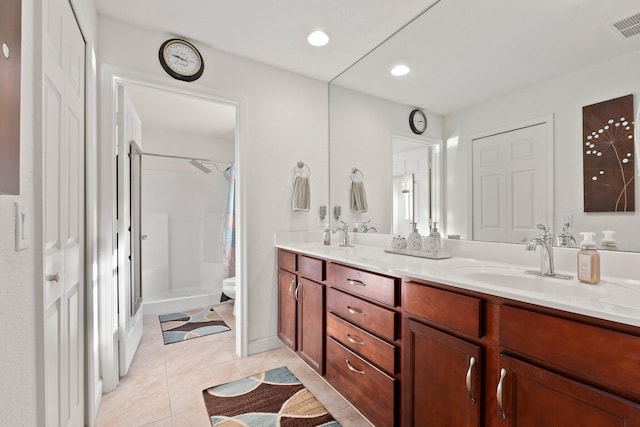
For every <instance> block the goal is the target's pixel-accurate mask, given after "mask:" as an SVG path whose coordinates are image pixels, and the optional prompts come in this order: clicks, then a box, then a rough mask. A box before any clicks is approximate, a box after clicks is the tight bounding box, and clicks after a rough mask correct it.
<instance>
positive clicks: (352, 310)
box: [347, 306, 367, 316]
mask: <svg viewBox="0 0 640 427" xmlns="http://www.w3.org/2000/svg"><path fill="white" fill-rule="evenodd" d="M347 310H349V313H351V314H359V315H360V316H366V315H367V313H365V312H364V311H360V310H356V309H355V308H353V307H351V306H347Z"/></svg>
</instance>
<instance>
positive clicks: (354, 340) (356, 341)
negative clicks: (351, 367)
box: [347, 334, 367, 345]
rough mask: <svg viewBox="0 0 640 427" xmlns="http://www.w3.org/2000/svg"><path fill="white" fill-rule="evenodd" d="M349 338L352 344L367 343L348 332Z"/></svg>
mask: <svg viewBox="0 0 640 427" xmlns="http://www.w3.org/2000/svg"><path fill="white" fill-rule="evenodd" d="M347 339H348V340H349V342H350V343H351V344H358V345H367V344H366V343H365V342H364V341H360V340H358V339H356V338H354V337H352V336H351V335H349V334H347Z"/></svg>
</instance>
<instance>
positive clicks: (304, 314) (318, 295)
mask: <svg viewBox="0 0 640 427" xmlns="http://www.w3.org/2000/svg"><path fill="white" fill-rule="evenodd" d="M297 297H298V353H299V355H300V357H302V358H303V359H304V360H305V361H306V362H307V363H308V364H309V365H310V366H311V367H312V368H313V369H315V371H316V372H318V373H319V374H321V375H322V374H323V373H324V369H323V368H324V366H323V363H322V361H323V356H324V342H325V337H324V333H325V328H324V309H325V308H324V301H325V298H324V286H323V285H321V284H319V283H316V282H312V281H311V280H307V279H304V278H301V279H299V284H298V289H297Z"/></svg>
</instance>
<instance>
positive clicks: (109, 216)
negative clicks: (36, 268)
mask: <svg viewBox="0 0 640 427" xmlns="http://www.w3.org/2000/svg"><path fill="white" fill-rule="evenodd" d="M100 75H101V78H100V95H101V96H100V98H101V113H100V124H101V126H100V128H101V129H100V139H101V141H102V143H101V144H100V146H99V153H98V156H99V160H98V163H99V181H100V183H99V185H100V190H101V191H100V194H99V218H100V220H99V229H100V235H101V237H102V238H101V242H100V243H99V245H100V246H99V248H98V253H99V257H98V259H99V266H98V270H99V276H100V291H99V296H98V300H99V302H98V305H99V306H100V308H101V312H100V318H99V324H100V326H99V331H100V349H99V352H100V368H101V371H102V377H103V391H104V392H109V391H113V390H115V388H116V387H117V385H118V382H119V374H118V372H119V368H118V342H117V337H118V321H117V319H118V311H117V310H118V294H117V283H118V282H117V270H116V269H117V267H118V266H117V260H116V258H115V255H114V254H115V251H116V242H115V236H116V231H117V223H116V164H115V161H116V156H115V155H116V148H117V141H116V139H117V138H116V137H117V133H116V123H117V120H116V108H117V94H118V87H119V86H133V85H135V86H144V87H149V88H154V89H159V90H164V91H168V92H173V93H176V94H179V95H184V96H190V97H193V98H198V99H202V100H206V101H210V102H217V103H222V104H227V105H231V106H234V107H235V108H236V131H235V161H236V224H237V228H236V258H237V259H236V276H237V278H238V279H237V282H236V283H237V289H236V296H237V298H236V302H235V303H236V304H237V307H236V354H238V356H241V357H244V356H246V355H247V347H248V340H247V338H248V332H247V310H246V309H245V307H247V292H245V288H246V286H245V280H243V278H244V277H248V275H247V274H246V271H245V270H246V263H245V262H244V260H246V245H245V237H244V233H243V230H244V229H245V224H246V216H245V213H244V209H243V206H245V194H246V191H245V187H244V180H243V163H244V162H243V160H244V159H245V154H244V151H245V150H244V145H243V144H242V142H241V141H242V136H243V135H245V134H246V128H245V127H243V125H244V123H245V120H244V117H246V115H247V114H246V105H247V101H246V99H245V97H243V96H236V95H230V94H221V93H219V92H216V91H214V90H212V89H211V88H209V87H205V86H200V85H197V84H193V83H183V82H177V81H171V80H169V79H168V78H158V77H154V76H150V75H148V74H144V73H139V72H136V71H132V70H128V69H124V68H121V67H116V66H113V65H110V64H102V65H101V67H100Z"/></svg>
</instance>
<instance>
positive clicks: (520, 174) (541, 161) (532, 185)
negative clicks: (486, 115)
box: [473, 123, 553, 243]
mask: <svg viewBox="0 0 640 427" xmlns="http://www.w3.org/2000/svg"><path fill="white" fill-rule="evenodd" d="M546 159H547V123H541V124H537V125H533V126H528V127H525V128H521V129H515V130H512V131H508V132H502V133H500V134H496V135H491V136H487V137H484V138H479V139H474V140H473V238H474V240H484V241H494V242H513V243H518V242H524V241H527V240H529V239H530V238H531V237H533V236H535V235H537V234H539V232H538V230H537V229H536V223H540V222H541V223H547V222H548V221H549V210H548V207H549V201H548V199H549V197H548V194H547V180H548V179H549V175H550V174H551V173H552V171H553V164H547V163H548V162H547V160H546ZM548 225H549V226H551V224H548Z"/></svg>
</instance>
